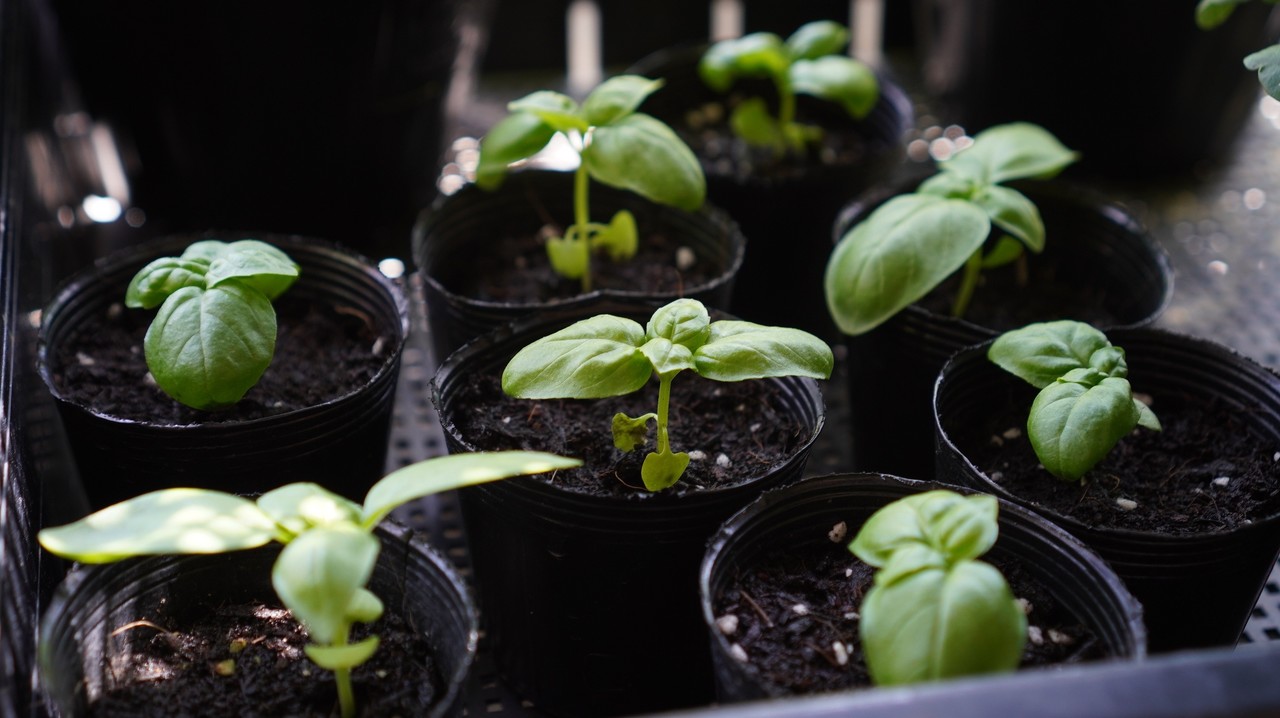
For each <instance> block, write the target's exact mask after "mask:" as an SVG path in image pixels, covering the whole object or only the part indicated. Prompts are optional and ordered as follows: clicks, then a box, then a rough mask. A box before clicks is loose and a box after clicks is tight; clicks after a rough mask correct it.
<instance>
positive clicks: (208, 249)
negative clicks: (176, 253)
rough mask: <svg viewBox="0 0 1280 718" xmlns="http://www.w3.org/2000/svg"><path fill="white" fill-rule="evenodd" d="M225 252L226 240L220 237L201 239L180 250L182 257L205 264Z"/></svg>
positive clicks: (210, 262)
mask: <svg viewBox="0 0 1280 718" xmlns="http://www.w3.org/2000/svg"><path fill="white" fill-rule="evenodd" d="M226 252H227V243H226V242H223V241H222V240H220V239H202V240H200V241H198V242H192V243H191V244H188V245H187V248H186V249H184V250H182V259H187V260H191V261H193V262H203V263H204V264H205V266H208V265H209V264H212V263H213V260H215V259H217V258H218V257H221V256H222V255H224V254H225V253H226Z"/></svg>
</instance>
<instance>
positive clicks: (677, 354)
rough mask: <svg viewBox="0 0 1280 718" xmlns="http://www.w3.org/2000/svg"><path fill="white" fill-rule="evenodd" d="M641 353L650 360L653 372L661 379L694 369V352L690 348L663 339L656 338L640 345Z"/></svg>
mask: <svg viewBox="0 0 1280 718" xmlns="http://www.w3.org/2000/svg"><path fill="white" fill-rule="evenodd" d="M640 353H642V354H644V355H645V357H646V358H648V359H649V363H650V364H652V365H653V371H654V372H656V373H657V374H658V376H660V377H670V376H672V375H674V374H677V373H679V372H682V371H684V370H685V369H692V368H693V352H691V351H689V347H686V346H684V345H683V344H676V343H675V342H673V341H671V340H670V339H664V338H663V337H654V338H653V339H650V340H649V341H647V342H645V343H644V344H642V345H640Z"/></svg>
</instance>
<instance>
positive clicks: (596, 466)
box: [452, 372, 810, 498]
mask: <svg viewBox="0 0 1280 718" xmlns="http://www.w3.org/2000/svg"><path fill="white" fill-rule="evenodd" d="M686 374H688V375H687V376H686V375H685V374H682V375H681V376H679V377H677V378H676V379H675V380H674V381H673V382H672V386H671V415H670V423H671V426H670V436H671V450H672V451H685V452H689V453H690V454H691V459H693V460H691V461H690V462H689V468H688V469H687V470H686V471H685V474H684V476H683V477H682V478H681V479H680V481H679V482H678V483H677V484H676V485H675V486H673V487H672V488H670V489H667V490H666V491H664V492H663V493H664V494H670V493H674V494H681V493H686V492H694V491H700V490H705V489H712V488H718V487H723V486H733V485H736V484H740V483H743V482H744V481H747V480H749V479H752V478H755V477H759V476H762V475H765V474H767V473H768V472H769V471H770V470H772V469H773V468H775V467H777V466H779V465H781V464H783V463H785V462H786V461H787V459H789V458H790V457H791V456H793V455H794V454H795V453H796V451H797V450H799V448H800V447H801V446H802V445H803V444H804V442H805V441H807V440H808V438H809V431H810V429H809V427H807V426H805V425H803V424H802V422H801V421H800V420H799V419H798V418H797V417H796V416H794V415H793V414H792V413H791V412H790V411H789V410H788V409H787V408H786V407H785V405H784V404H783V403H782V398H781V397H780V396H779V390H778V388H777V387H776V385H775V384H774V383H773V382H769V381H744V382H714V381H710V380H707V379H703V378H701V377H699V376H696V375H692V374H690V373H688V372H686ZM452 405H453V406H456V407H460V408H459V409H458V410H457V411H456V414H457V415H456V416H454V417H453V421H454V422H455V423H456V424H457V426H458V429H459V433H460V434H461V435H462V436H463V437H465V438H466V439H467V441H469V442H471V443H473V444H474V445H476V447H477V448H479V449H481V450H499V449H525V450H536V451H550V452H552V453H557V454H562V455H564V456H573V457H577V458H580V459H583V460H584V462H585V466H584V467H583V468H581V469H574V470H571V471H560V472H557V473H556V474H555V475H554V476H553V477H552V478H549V479H540V480H551V481H555V482H557V483H562V484H563V485H564V486H566V487H568V488H571V489H574V490H579V491H583V492H587V493H596V494H600V495H613V496H630V497H635V498H641V497H643V496H645V495H647V494H648V492H646V491H645V490H644V483H643V482H642V481H641V479H640V465H641V463H642V462H643V461H644V456H645V454H647V453H648V452H649V451H652V450H653V446H654V441H655V439H654V431H655V430H654V427H653V423H652V422H650V425H649V437H648V441H647V442H646V444H645V446H643V447H641V448H639V449H637V450H636V451H632V452H628V453H624V452H622V451H619V450H618V449H616V448H614V445H613V435H612V433H611V426H612V421H613V415H614V414H616V413H618V412H623V413H625V414H627V415H628V416H632V417H635V416H640V415H642V414H646V413H649V412H652V411H656V410H657V409H656V407H657V405H658V383H657V381H656V380H654V381H651V382H650V383H649V384H648V385H647V386H646V387H645V388H643V389H641V390H640V391H638V392H635V393H633V394H629V395H626V396H622V397H614V398H610V399H543V400H531V399H512V398H510V397H508V396H506V395H505V394H503V393H502V390H501V387H500V385H499V381H498V377H497V376H494V375H486V376H481V377H477V379H476V381H475V382H474V383H473V384H472V385H470V386H466V387H461V388H460V389H459V393H458V395H457V397H456V398H455V399H453V400H452ZM695 451H698V452H701V454H702V455H701V457H700V458H699V457H698V455H697V454H694V452H695ZM722 456H723V457H724V458H720V457H722Z"/></svg>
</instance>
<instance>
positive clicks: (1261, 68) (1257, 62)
mask: <svg viewBox="0 0 1280 718" xmlns="http://www.w3.org/2000/svg"><path fill="white" fill-rule="evenodd" d="M1248 1H1249V0H1200V2H1199V3H1198V4H1196V24H1197V25H1199V26H1200V29H1202V30H1211V29H1213V28H1215V27H1217V26H1219V25H1221V24H1222V23H1224V22H1226V21H1227V18H1229V17H1231V13H1232V12H1234V11H1235V9H1236V6H1237V5H1241V4H1243V3H1246V2H1248ZM1263 1H1264V2H1266V3H1269V4H1271V5H1275V4H1276V3H1277V2H1280V0H1263ZM1244 66H1245V67H1246V68H1248V69H1250V70H1256V71H1257V72H1258V82H1260V83H1261V84H1262V89H1264V90H1266V92H1267V94H1268V95H1271V96H1272V97H1274V98H1275V99H1277V100H1280V44H1276V45H1272V46H1270V47H1266V48H1263V49H1261V50H1258V51H1257V52H1254V53H1252V54H1250V55H1248V56H1247V57H1245V58H1244Z"/></svg>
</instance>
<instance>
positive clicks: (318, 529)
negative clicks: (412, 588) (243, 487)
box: [39, 451, 582, 718]
mask: <svg viewBox="0 0 1280 718" xmlns="http://www.w3.org/2000/svg"><path fill="white" fill-rule="evenodd" d="M581 464H582V462H581V461H578V460H577V459H566V458H563V457H560V456H555V455H553V454H544V453H539V452H525V451H506V452H493V453H474V454H457V455H453V456H445V457H441V458H436V459H428V460H427V461H421V462H418V463H416V464H412V465H410V466H406V467H404V468H402V469H398V470H396V471H393V472H392V473H390V474H388V475H387V476H385V477H383V478H382V479H381V480H380V481H378V483H376V484H374V485H373V487H371V488H370V489H369V492H368V493H367V494H366V495H365V499H364V504H363V505H358V504H356V503H354V502H352V501H350V500H348V499H346V498H344V497H342V496H338V495H337V494H334V493H332V492H330V491H327V490H325V489H324V488H322V487H320V486H318V485H316V484H311V483H296V484H288V485H286V486H281V487H280V488H278V489H275V490H273V491H268V492H267V493H265V494H263V495H262V496H260V497H259V498H258V500H257V501H250V500H248V499H245V498H241V497H239V496H235V495H232V494H227V493H223V492H220V491H209V490H205V489H188V488H180V489H164V490H161V491H153V492H151V493H148V494H143V495H141V496H138V497H135V498H132V499H129V500H128V501H123V502H121V503H118V504H115V505H113V506H109V507H107V508H105V509H102V510H101V511H98V512H96V513H93V514H90V515H89V516H86V517H84V518H83V519H80V520H79V521H77V522H75V523H72V524H67V525H66V526H60V527H57V528H49V529H44V530H42V531H41V532H40V534H39V540H40V544H41V545H42V546H44V547H45V549H47V550H48V551H50V552H51V553H54V554H57V555H58V556H63V557H65V558H70V559H74V560H76V561H80V562H81V563H111V562H114V561H120V560H123V559H126V558H130V557H134V556H147V555H157V554H216V553H226V552H228V551H238V550H241V549H250V548H257V547H259V546H264V545H266V544H268V543H270V542H272V541H278V542H280V543H282V544H284V550H282V551H281V552H280V556H279V558H277V559H276V562H275V565H274V566H273V568H272V569H271V583H272V585H273V586H274V587H275V590H276V594H277V595H278V596H279V597H280V601H281V602H282V603H283V604H284V606H285V608H288V609H289V610H290V611H291V612H292V613H293V617H294V618H296V619H297V620H298V622H300V623H301V624H302V625H303V626H304V627H305V628H306V629H307V633H308V635H309V637H310V639H311V641H312V642H311V643H310V644H308V645H307V646H306V648H305V651H306V654H307V657H308V658H310V659H311V660H312V662H314V663H315V664H316V665H318V666H320V667H321V668H324V669H326V670H330V671H333V672H334V676H335V680H336V681H337V685H338V698H339V705H340V707H341V709H342V715H343V716H344V717H346V718H350V716H354V715H355V697H354V694H353V693H352V689H351V669H352V668H355V667H356V666H359V665H360V664H362V663H364V662H365V661H367V660H368V659H369V657H370V656H372V655H373V653H374V651H375V650H377V648H378V637H377V636H370V637H369V638H367V639H365V640H363V641H360V642H359V643H348V637H349V632H350V630H351V627H352V624H354V623H356V622H360V623H368V622H371V621H375V620H377V619H378V618H379V617H380V616H381V615H382V610H383V606H382V601H381V600H379V599H378V597H377V596H375V595H374V594H373V593H372V592H370V591H369V590H368V589H367V588H365V584H367V583H368V581H369V577H370V576H371V575H372V573H373V567H374V564H375V563H376V562H377V560H378V552H379V550H380V548H381V547H380V544H379V543H378V539H377V538H376V537H374V536H373V528H374V526H376V525H377V524H378V522H380V521H382V519H384V518H385V517H386V516H387V514H389V513H391V511H392V509H395V508H396V507H398V506H400V505H401V504H404V503H407V502H409V501H413V500H415V499H419V498H422V497H423V496H427V495H429V494H435V493H439V492H441V491H449V490H452V489H457V488H461V487H464V486H471V485H474V484H480V483H484V482H488V481H495V480H498V479H505V478H509V477H512V476H522V475H526V474H537V473H542V472H545V471H555V470H557V469H569V468H573V467H575V466H580V465H581Z"/></svg>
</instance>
